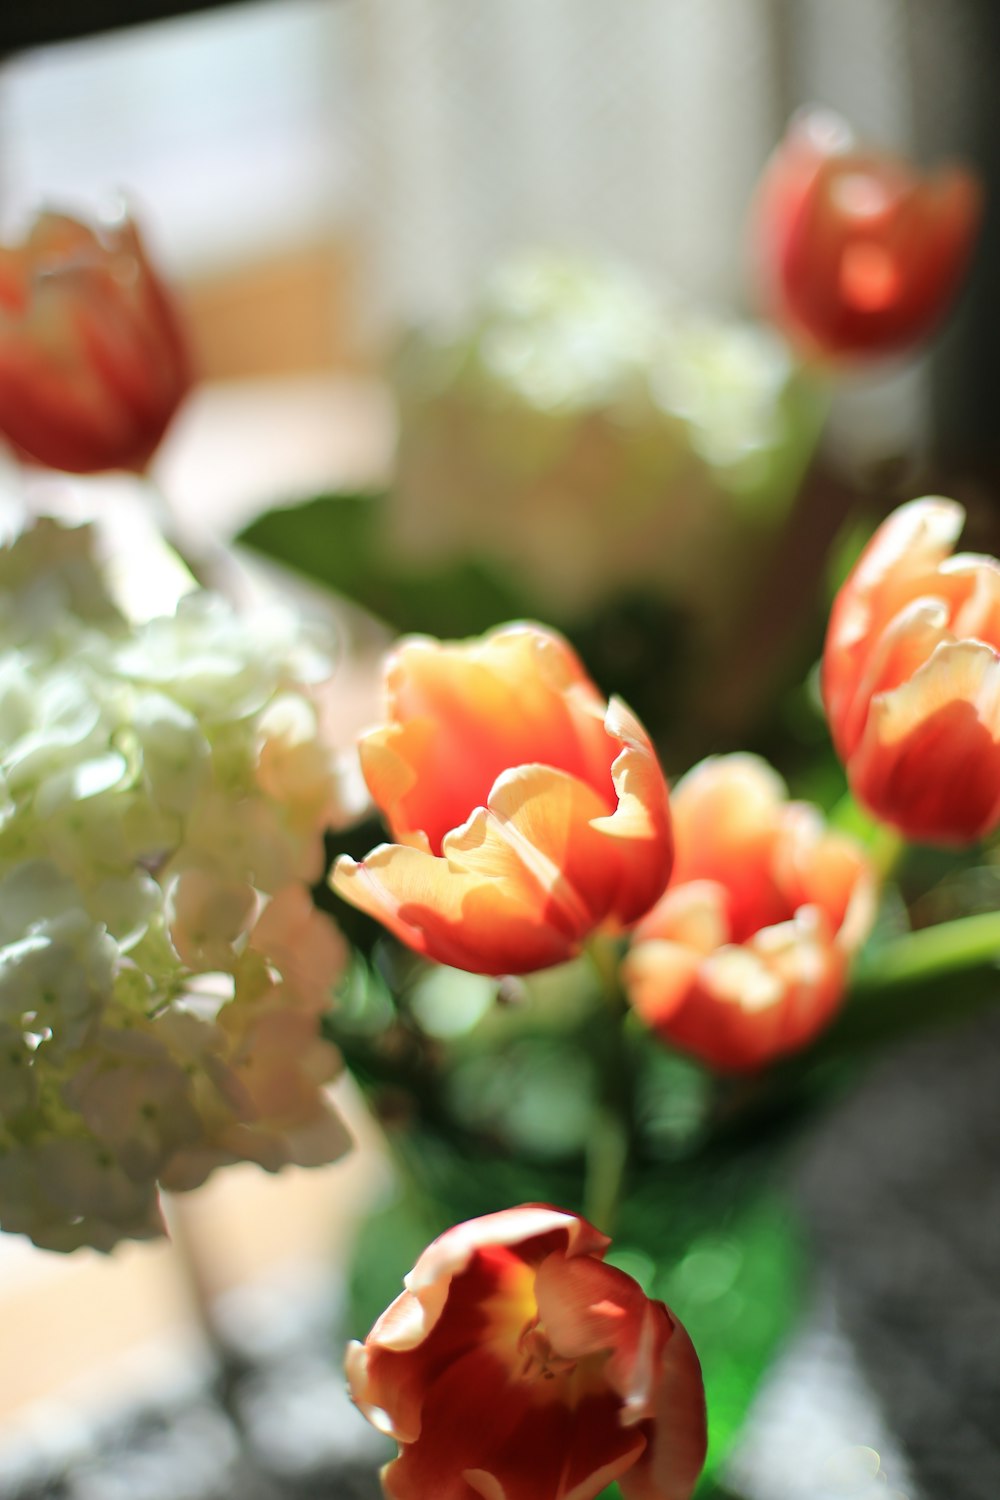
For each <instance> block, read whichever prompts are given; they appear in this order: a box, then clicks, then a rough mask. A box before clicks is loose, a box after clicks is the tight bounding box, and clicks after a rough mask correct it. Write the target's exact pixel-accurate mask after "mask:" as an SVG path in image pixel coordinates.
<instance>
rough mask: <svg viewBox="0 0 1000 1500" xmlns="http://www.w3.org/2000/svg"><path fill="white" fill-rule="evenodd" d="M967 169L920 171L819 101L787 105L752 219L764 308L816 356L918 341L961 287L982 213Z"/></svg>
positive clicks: (850, 355) (891, 350)
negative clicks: (855, 133)
mask: <svg viewBox="0 0 1000 1500" xmlns="http://www.w3.org/2000/svg"><path fill="white" fill-rule="evenodd" d="M980 199H981V194H980V189H979V185H978V182H977V181H976V179H975V177H974V176H973V175H972V174H971V173H970V172H968V171H966V170H965V169H964V168H961V167H947V168H944V169H942V170H940V171H938V172H936V173H935V174H933V175H929V176H921V175H920V174H919V173H918V172H917V171H916V170H915V169H914V168H913V167H911V166H910V165H909V163H907V162H905V161H903V160H901V159H900V158H898V157H895V156H891V155H889V154H888V153H887V152H884V151H873V150H866V149H863V148H862V147H860V146H858V145H857V144H856V143H855V141H854V139H853V137H852V135H851V132H850V130H849V128H848V126H847V125H846V124H845V123H844V121H842V120H840V119H838V118H837V116H836V115H831V114H828V113H826V112H824V111H821V110H809V111H806V112H804V113H802V114H800V115H797V116H795V118H794V119H793V120H792V123H791V125H790V127H789V129H788V132H787V134H786V136H785V138H784V140H783V141H782V142H781V144H780V145H779V146H778V148H777V150H776V151H775V152H774V155H773V156H772V157H771V159H770V161H769V162H768V164H767V167H766V168H765V170H764V174H763V177H762V179H761V182H760V186H759V188H758V191H757V201H756V205H755V213H754V227H755V239H756V253H757V262H758V265H757V270H758V274H759V278H760V281H761V284H762V292H763V297H764V302H765V306H766V309H767V311H768V313H769V314H770V316H771V317H772V318H773V320H774V321H775V322H776V323H777V324H778V326H779V327H781V328H782V329H783V330H784V331H785V333H786V334H787V335H788V337H789V338H790V339H791V340H792V342H793V343H795V344H797V345H798V346H799V347H800V348H802V349H803V350H804V352H805V353H806V354H807V355H811V356H814V357H818V358H820V359H828V360H838V359H842V358H846V359H873V358H878V357H880V356H883V355H889V354H897V353H899V352H900V351H902V350H905V349H910V348H912V347H913V346H914V345H916V344H919V343H920V342H921V341H922V340H923V339H925V338H926V337H927V335H928V334H929V333H931V331H932V330H933V328H934V327H935V325H936V324H937V323H939V322H940V320H941V318H942V317H943V316H944V314H945V312H946V311H947V309H948V307H949V305H950V303H951V302H952V300H953V298H954V296H955V294H956V292H957V291H958V289H959V287H960V285H961V283H962V278H963V276H964V274H965V269H966V266H967V264H968V261H969V257H970V254H971V251H972V246H973V242H974V240H975V236H976V231H977V228H978V224H979V217H980Z"/></svg>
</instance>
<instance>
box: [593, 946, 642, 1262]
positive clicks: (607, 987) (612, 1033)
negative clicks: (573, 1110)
mask: <svg viewBox="0 0 1000 1500" xmlns="http://www.w3.org/2000/svg"><path fill="white" fill-rule="evenodd" d="M588 955H589V957H590V961H591V963H592V965H593V967H594V970H595V972H596V974H597V977H598V979H599V981H600V986H601V993H602V996H603V999H604V1002H605V1004H604V1020H605V1023H606V1024H604V1025H602V1026H601V1027H600V1029H599V1032H598V1046H599V1050H600V1067H601V1100H600V1103H599V1105H598V1106H597V1108H596V1109H595V1110H594V1114H593V1119H592V1121H591V1130H590V1137H589V1141H588V1145H587V1154H586V1174H585V1178H584V1185H583V1212H584V1216H585V1217H586V1218H588V1219H589V1220H590V1221H591V1223H593V1224H595V1225H596V1226H597V1228H598V1229H601V1230H603V1231H604V1233H605V1234H612V1233H613V1232H614V1226H615V1221H616V1219H617V1217H618V1208H619V1204H620V1202H621V1197H622V1190H623V1186H624V1182H625V1176H626V1173H627V1171H628V1164H629V1156H630V1153H631V1147H632V1084H633V1059H632V1055H631V1049H630V1047H629V1039H628V1037H627V1035H626V1026H625V1020H626V1016H627V1014H628V1002H627V1000H626V998H625V995H624V992H623V990H622V987H621V981H620V979H619V977H618V966H619V958H620V954H619V951H618V947H617V945H616V944H614V943H612V942H609V941H608V940H607V939H601V938H597V939H595V940H594V941H593V942H592V943H591V944H590V947H589V948H588Z"/></svg>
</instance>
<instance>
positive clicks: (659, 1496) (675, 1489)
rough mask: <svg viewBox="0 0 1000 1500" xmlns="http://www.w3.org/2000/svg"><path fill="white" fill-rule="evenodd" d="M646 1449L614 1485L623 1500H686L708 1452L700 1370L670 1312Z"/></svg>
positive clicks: (688, 1343)
mask: <svg viewBox="0 0 1000 1500" xmlns="http://www.w3.org/2000/svg"><path fill="white" fill-rule="evenodd" d="M667 1317H668V1318H669V1320H670V1324H671V1331H670V1338H669V1339H668V1341H667V1344H666V1348H665V1351H664V1354H663V1359H662V1363H661V1367H660V1375H659V1380H658V1383H657V1387H656V1398H655V1409H654V1413H653V1420H652V1424H651V1428H652V1430H651V1437H650V1442H649V1445H648V1447H647V1448H646V1450H645V1452H644V1453H643V1454H642V1456H641V1457H640V1458H639V1461H638V1463H636V1464H635V1466H634V1467H633V1468H632V1469H630V1470H629V1471H628V1472H627V1473H625V1474H623V1475H622V1476H621V1478H620V1479H619V1486H620V1488H621V1492H622V1495H623V1497H624V1500H689V1497H690V1496H691V1495H692V1493H693V1492H694V1488H695V1485H696V1484H697V1483H698V1476H699V1475H700V1473H701V1470H702V1466H703V1464H704V1462H705V1450H706V1448H707V1446H708V1431H707V1419H706V1415H705V1396H704V1389H703V1386H702V1382H701V1366H700V1364H699V1362H698V1356H697V1354H696V1353H695V1350H694V1345H693V1344H692V1343H691V1340H690V1338H689V1336H688V1333H687V1330H686V1329H685V1328H684V1327H683V1325H682V1324H681V1323H679V1322H678V1321H677V1319H676V1318H674V1317H673V1316H672V1315H671V1314H670V1313H669V1312H668V1313H667Z"/></svg>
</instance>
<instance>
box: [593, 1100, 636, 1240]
mask: <svg viewBox="0 0 1000 1500" xmlns="http://www.w3.org/2000/svg"><path fill="white" fill-rule="evenodd" d="M628 1156H629V1139H628V1130H627V1129H626V1126H625V1122H624V1121H623V1119H622V1117H621V1114H620V1113H619V1111H618V1110H616V1109H613V1108H611V1107H608V1106H605V1107H602V1108H599V1109H596V1110H595V1111H594V1118H593V1121H592V1125H591V1134H590V1139H589V1141H588V1143H587V1162H586V1177H585V1179H584V1187H583V1216H584V1218H585V1219H589V1220H590V1222H591V1223H592V1224H596V1226H597V1228H598V1229H601V1230H603V1231H604V1233H605V1234H611V1233H612V1231H613V1229H614V1226H615V1220H616V1219H617V1217H618V1206H619V1202H620V1200H621V1195H622V1184H623V1181H624V1177H625V1168H626V1166H627V1165H628Z"/></svg>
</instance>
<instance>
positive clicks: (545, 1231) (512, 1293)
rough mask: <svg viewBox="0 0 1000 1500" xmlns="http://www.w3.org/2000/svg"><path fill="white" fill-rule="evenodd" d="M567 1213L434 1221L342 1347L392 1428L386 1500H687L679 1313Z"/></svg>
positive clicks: (688, 1388) (372, 1409)
mask: <svg viewBox="0 0 1000 1500" xmlns="http://www.w3.org/2000/svg"><path fill="white" fill-rule="evenodd" d="M609 1243H610V1241H609V1240H608V1239H607V1238H606V1237H605V1236H604V1235H603V1234H600V1233H599V1232H598V1231H597V1230H596V1229H594V1228H593V1226H592V1225H590V1224H588V1223H587V1222H586V1220H585V1219H581V1218H578V1217H577V1215H576V1214H570V1213H564V1212H562V1211H561V1210H559V1209H556V1208H549V1207H548V1206H546V1205H544V1204H538V1203H529V1204H525V1205H524V1206H522V1207H520V1208H509V1209H505V1210H503V1211H502V1212H500V1213H494V1214H488V1215H486V1217H485V1218H481V1219H472V1220H470V1221H469V1222H468V1223H465V1224H459V1225H457V1226H456V1228H454V1229H449V1230H448V1231H447V1232H446V1233H445V1234H443V1235H441V1237H440V1238H439V1239H437V1240H435V1241H434V1243H433V1244H432V1245H430V1246H429V1248H428V1249H427V1250H425V1251H424V1253H423V1254H422V1255H421V1256H420V1259H419V1260H418V1261H417V1264H416V1266H415V1267H414V1268H413V1270H412V1271H411V1272H410V1274H409V1276H407V1277H406V1283H405V1284H406V1287H407V1290H406V1291H405V1292H403V1293H402V1295H401V1296H399V1297H397V1299H396V1301H395V1302H394V1303H393V1304H392V1306H391V1307H390V1308H389V1309H388V1310H387V1311H386V1312H384V1313H383V1314H382V1316H381V1317H380V1318H379V1320H378V1322H377V1323H376V1324H375V1327H374V1328H373V1329H372V1331H371V1333H370V1334H369V1335H368V1337H367V1339H366V1340H365V1342H364V1343H363V1344H359V1343H354V1344H352V1345H351V1346H350V1348H349V1349H348V1353H347V1375H348V1380H349V1382H350V1389H351V1395H352V1397H353V1399H354V1400H355V1402H356V1403H357V1404H358V1406H359V1407H360V1408H361V1410H362V1411H363V1412H364V1414H365V1416H366V1417H368V1419H369V1421H371V1422H373V1423H374V1425H375V1426H377V1427H379V1428H380V1429H381V1430H382V1431H383V1432H387V1433H388V1434H389V1435H390V1436H391V1437H394V1438H395V1439H396V1441H397V1442H398V1443H399V1445H400V1454H399V1457H398V1458H396V1459H395V1460H394V1462H392V1463H390V1464H389V1465H387V1467H386V1468H385V1469H384V1470H383V1471H382V1485H383V1488H384V1491H385V1494H386V1495H387V1496H388V1497H389V1500H476V1497H477V1496H481V1497H482V1500H592V1497H593V1496H595V1495H598V1494H599V1493H600V1492H601V1490H603V1489H604V1488H605V1486H606V1485H608V1484H610V1483H611V1482H612V1481H613V1480H617V1481H618V1484H619V1486H620V1488H621V1492H622V1494H623V1496H624V1497H625V1500H687V1497H688V1496H689V1495H690V1494H691V1492H692V1491H693V1489H694V1486H695V1483H696V1481H697V1478H698V1475H699V1473H700V1471H701V1467H702V1464H703V1463H704V1458H705V1404H704V1392H703V1388H702V1381H701V1370H700V1368H699V1365H698V1358H697V1355H696V1354H695V1352H694V1349H693V1348H692V1346H691V1341H690V1339H689V1338H688V1336H687V1334H686V1332H685V1331H684V1328H683V1327H682V1325H681V1324H680V1323H679V1322H678V1321H677V1319H676V1318H675V1317H674V1315H673V1314H672V1313H671V1312H670V1310H669V1309H668V1308H667V1307H665V1306H664V1304H663V1303H662V1302H651V1301H650V1300H649V1299H648V1298H647V1297H646V1295H645V1294H644V1293H643V1291H642V1290H641V1288H640V1287H639V1286H638V1284H637V1283H636V1282H635V1281H633V1280H632V1278H631V1277H630V1276H626V1275H625V1273H624V1272H622V1271H618V1270H614V1269H613V1268H612V1267H611V1266H606V1265H604V1264H603V1256H604V1253H605V1251H606V1250H607V1248H608V1245H609Z"/></svg>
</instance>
